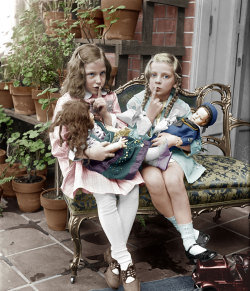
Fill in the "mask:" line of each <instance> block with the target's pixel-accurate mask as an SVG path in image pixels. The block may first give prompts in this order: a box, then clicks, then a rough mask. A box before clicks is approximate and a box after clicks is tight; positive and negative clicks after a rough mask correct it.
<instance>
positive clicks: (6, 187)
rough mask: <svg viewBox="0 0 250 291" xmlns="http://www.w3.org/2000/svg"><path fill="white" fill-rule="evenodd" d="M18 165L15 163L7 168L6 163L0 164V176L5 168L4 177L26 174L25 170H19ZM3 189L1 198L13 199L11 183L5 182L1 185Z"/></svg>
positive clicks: (14, 193)
mask: <svg viewBox="0 0 250 291" xmlns="http://www.w3.org/2000/svg"><path fill="white" fill-rule="evenodd" d="M19 166H20V164H18V163H15V164H14V165H12V166H11V167H9V164H8V163H5V164H1V165H0V175H1V174H2V173H3V171H4V170H5V169H6V168H7V170H6V173H5V177H11V176H18V175H23V174H26V169H25V168H19ZM1 186H2V188H3V196H6V197H15V196H16V192H15V191H14V190H13V187H12V182H11V181H10V182H6V183H4V184H2V185H1Z"/></svg>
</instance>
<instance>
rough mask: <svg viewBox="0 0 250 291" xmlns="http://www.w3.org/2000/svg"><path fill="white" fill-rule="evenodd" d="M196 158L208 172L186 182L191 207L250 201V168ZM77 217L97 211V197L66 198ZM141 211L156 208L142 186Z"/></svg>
mask: <svg viewBox="0 0 250 291" xmlns="http://www.w3.org/2000/svg"><path fill="white" fill-rule="evenodd" d="M195 159H196V160H197V161H198V162H199V163H200V164H202V165H203V166H204V167H205V168H206V169H207V170H206V172H205V173H204V174H203V175H202V176H201V177H200V179H199V180H197V181H196V182H194V183H193V184H188V183H187V182H185V185H186V189H187V191H188V196H189V201H190V204H191V205H196V204H206V203H217V202H230V201H232V200H238V199H250V179H249V172H250V171H249V170H250V166H249V165H247V164H245V163H243V162H241V161H238V160H236V159H234V158H230V157H224V156H215V155H211V156H209V155H197V156H196V157H195ZM65 200H66V202H67V204H68V206H69V209H70V211H71V213H72V214H73V215H78V214H91V213H93V212H94V213H95V212H96V203H95V199H94V197H93V195H91V194H83V193H81V191H79V192H78V193H77V195H76V196H75V199H70V198H68V197H65ZM139 209H148V210H150V209H152V210H153V209H154V207H153V205H152V202H151V199H150V195H149V193H148V191H147V189H146V187H145V186H140V200H139Z"/></svg>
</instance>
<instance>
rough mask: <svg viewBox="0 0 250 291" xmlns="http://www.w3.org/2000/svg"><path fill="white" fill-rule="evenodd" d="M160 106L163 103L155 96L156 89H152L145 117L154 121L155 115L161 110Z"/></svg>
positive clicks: (161, 106)
mask: <svg viewBox="0 0 250 291" xmlns="http://www.w3.org/2000/svg"><path fill="white" fill-rule="evenodd" d="M162 108H163V105H162V103H161V102H160V99H159V98H157V97H156V91H153V94H152V98H151V101H150V103H149V106H148V109H147V117H148V118H149V120H150V121H151V122H152V123H153V122H154V120H155V118H156V116H157V115H158V114H159V113H160V112H161V110H162Z"/></svg>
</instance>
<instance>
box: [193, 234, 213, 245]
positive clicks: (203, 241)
mask: <svg viewBox="0 0 250 291" xmlns="http://www.w3.org/2000/svg"><path fill="white" fill-rule="evenodd" d="M209 240H210V235H208V234H206V233H204V232H202V231H199V236H198V238H197V240H196V243H197V244H198V245H200V246H201V247H205V246H206V245H207V243H208V242H209Z"/></svg>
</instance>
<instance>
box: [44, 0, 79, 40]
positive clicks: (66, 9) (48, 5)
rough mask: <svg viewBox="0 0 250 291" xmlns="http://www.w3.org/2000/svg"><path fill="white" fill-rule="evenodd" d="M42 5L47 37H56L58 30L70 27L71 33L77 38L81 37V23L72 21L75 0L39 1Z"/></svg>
mask: <svg viewBox="0 0 250 291" xmlns="http://www.w3.org/2000/svg"><path fill="white" fill-rule="evenodd" d="M39 2H40V4H41V10H42V15H43V19H44V24H45V26H46V34H47V35H53V36H55V35H56V33H57V32H56V29H57V28H58V27H60V26H62V23H63V25H64V26H66V27H69V28H70V31H71V33H73V34H74V35H75V37H76V38H79V37H80V34H81V32H80V27H79V23H78V22H77V21H76V20H74V19H72V9H73V5H74V0H50V1H44V0H40V1H39Z"/></svg>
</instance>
